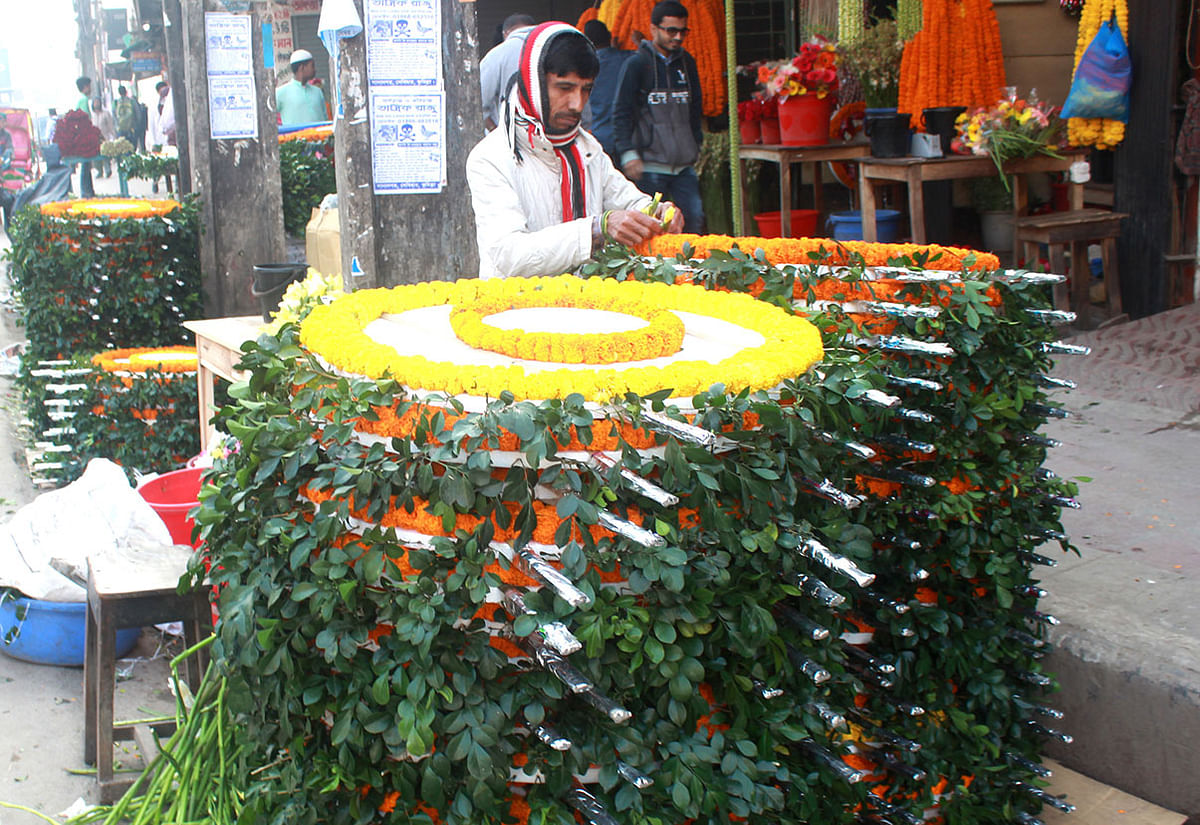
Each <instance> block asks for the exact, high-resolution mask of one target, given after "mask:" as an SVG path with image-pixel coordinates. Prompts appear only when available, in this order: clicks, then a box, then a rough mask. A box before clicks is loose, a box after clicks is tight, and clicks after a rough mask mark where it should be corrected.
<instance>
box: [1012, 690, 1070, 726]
mask: <svg viewBox="0 0 1200 825" xmlns="http://www.w3.org/2000/svg"><path fill="white" fill-rule="evenodd" d="M1013 701H1015V702H1016V703H1017V704H1019V705H1020V706H1021V707H1023V708H1025V709H1026V710H1031V711H1033V712H1034V713H1036V714H1038V715H1039V716H1045V717H1046V718H1047V719H1054V720H1056V721H1057V720H1060V719H1062V718H1063V716H1064V715H1065V714H1064V713H1063V712H1062V711H1061V710H1059V709H1058V708H1052V707H1050V706H1049V705H1039V704H1037V703H1036V702H1032V703H1031V702H1027V701H1025V699H1024V698H1023V697H1022V696H1021V695H1020V694H1017V693H1014V694H1013Z"/></svg>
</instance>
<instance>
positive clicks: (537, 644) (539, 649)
mask: <svg viewBox="0 0 1200 825" xmlns="http://www.w3.org/2000/svg"><path fill="white" fill-rule="evenodd" d="M514 641H516V642H518V643H519V644H522V645H523V646H524V647H527V648H531V650H530V651H529V652H530V653H531V654H532V655H533V660H534V661H535V662H537V663H538V665H539V666H540V667H542V668H543V669H544V670H546V671H547V672H549V673H550V674H551V675H553V676H554V678H556V679H558V681H560V682H562V683H563V684H564V685H566V687H567V690H569V691H571V692H572V693H586V692H587V691H589V690H594V689H595V685H593V684H592V681H591V680H590V679H588V677H587V676H584V675H583V673H582V672H580V671H579V670H577V669H576V668H575V666H574V665H572V664H571V663H570V662H568V661H567V660H566V657H564V656H560V655H559V654H558V653H556V652H554V651H553V650H552V649H550V647H549V646H548V645H546V644H545V643H544V642H542V640H541V639H538V638H537V637H535V636H526V637H525V638H524V639H515V638H514Z"/></svg>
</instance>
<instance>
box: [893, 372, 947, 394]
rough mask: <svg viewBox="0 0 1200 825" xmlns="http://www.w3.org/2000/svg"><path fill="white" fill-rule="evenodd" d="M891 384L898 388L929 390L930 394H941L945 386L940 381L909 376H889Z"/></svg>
mask: <svg viewBox="0 0 1200 825" xmlns="http://www.w3.org/2000/svg"><path fill="white" fill-rule="evenodd" d="M886 377H887V380H888V383H889V384H892V385H893V386H896V387H906V388H910V389H917V390H929V391H930V392H941V391H942V390H944V389H945V386H944V385H943V384H942V382H940V381H933V380H931V379H929V378H913V377H912V376H908V375H887V376H886Z"/></svg>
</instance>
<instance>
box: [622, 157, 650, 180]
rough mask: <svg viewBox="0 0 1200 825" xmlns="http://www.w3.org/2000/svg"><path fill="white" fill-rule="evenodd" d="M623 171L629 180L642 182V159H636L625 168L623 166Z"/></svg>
mask: <svg viewBox="0 0 1200 825" xmlns="http://www.w3.org/2000/svg"><path fill="white" fill-rule="evenodd" d="M621 171H622V172H624V173H625V177H627V178H629V179H630V180H632V181H639V180H641V179H642V173H643V171H644V170H643V167H642V159H641V158H634V159H633V160H631V161H629V162H628V163H626V164H625V165H624V166H622V167H621Z"/></svg>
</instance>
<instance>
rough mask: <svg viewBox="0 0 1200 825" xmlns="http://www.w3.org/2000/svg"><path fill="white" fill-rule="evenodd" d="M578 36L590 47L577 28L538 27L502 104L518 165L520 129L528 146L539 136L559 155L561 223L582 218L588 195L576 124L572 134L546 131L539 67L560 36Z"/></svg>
mask: <svg viewBox="0 0 1200 825" xmlns="http://www.w3.org/2000/svg"><path fill="white" fill-rule="evenodd" d="M563 35H566V36H574V37H578V38H579V39H580V41H581V44H582V45H584V46H585V47H586V48H589V49H590V48H592V44H591V42H590V41H589V40H588V39H587V38H586V37H584V36H583V34H582V33H581V32H580V31H579V29H577V28H575V27H574V26H569V25H567V24H566V23H558V22H550V23H543V24H541V25H540V26H537V27H536V28H535V29H533V31H531V32H530V33H529V36H528V37H526V38H525V47H524V48H523V49H522V50H521V63H520V66H519V68H518V69H517V74H516V79H517V82H516V88H515V89H514V90H513V91H512V92H511V93H510V94H509V96H508V100H507V102H506V103H505V109H504V121H505V129H506V130H507V134H508V141H509V146H511V147H512V150H513V153H514V154H515V155H516V158H517V162H518V163H520V162H521V151H520V149H519V148H518V146H517V139H516V136H517V130H518V129H521V130H523V131H524V132H525V134H526V135H528V137H529V140H530V143H532V142H533V139H534V137H535V136H539V135H540V136H541V137H543V138H545V139H546V140H547V141H549V143H550V145H551V146H552V147H554V152H555V154H556V155H558V162H559V164H560V166H561V167H562V192H561V194H562V210H563V220H564V221H570V220H575V219H576V218H582V217H584V215H585V204H584V197H585V195H584V193H585V192H587V181H586V172H585V171H584V166H583V158H582V157H580V154H579V147H577V146H576V145H575V137H576V136H577V135H578V134H579V124H576V125H575V127H574V128H573V129H571V131H569V132H566V133H565V134H561V135H552V134H550V133H549V130H548V129H547V128H546V120H545V119H546V117H547V116H549V114H550V112H549V111H548V110H549V108H550V102H549V94H548V93H547V91H546V72H545V69H544V68H543V66H542V62H543V59H544V57H545V54H546V50H547V49H548V48H549V46H550V43H551V41H552V40H554V38H556V37H559V36H563Z"/></svg>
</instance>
